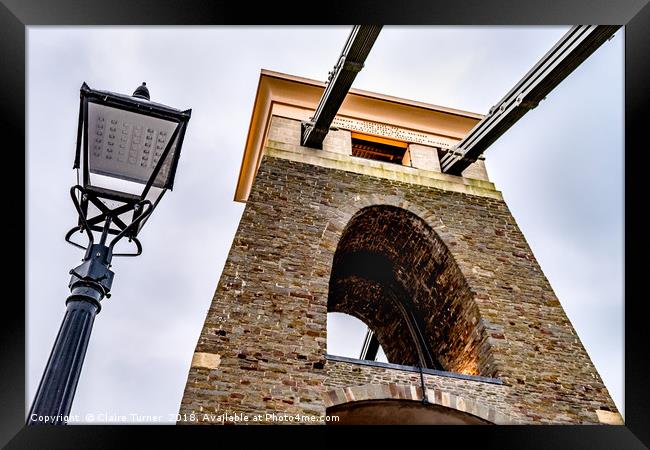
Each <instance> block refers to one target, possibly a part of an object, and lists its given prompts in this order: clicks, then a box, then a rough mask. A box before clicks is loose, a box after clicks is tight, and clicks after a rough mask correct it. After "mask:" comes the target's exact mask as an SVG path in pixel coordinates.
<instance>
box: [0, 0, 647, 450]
mask: <svg viewBox="0 0 650 450" xmlns="http://www.w3.org/2000/svg"><path fill="white" fill-rule="evenodd" d="M647 3H648V0H624V1H623V0H620V1H616V2H614V1H612V2H602V1H593V0H575V1H573V2H571V3H568V2H562V1H556V0H551V1H544V2H540V1H535V0H520V1H516V2H514V1H506V0H492V1H481V0H466V1H462V2H459V1H457V2H450V1H447V2H434V1H424V0H416V1H410V2H408V3H406V4H404V3H403V2H390V1H384V2H377V1H372V2H370V1H357V2H331V3H325V4H323V3H318V4H313V5H310V4H309V3H305V2H301V3H298V2H292V3H284V4H280V3H278V2H268V3H262V4H260V5H257V6H255V7H252V6H251V4H249V3H248V2H216V1H215V2H210V1H205V0H183V1H180V0H158V1H156V2H151V1H144V0H137V1H136V0H117V1H112V2H110V3H108V4H107V3H106V2H99V1H97V0H86V1H83V2H81V1H75V0H59V1H51V0H2V2H1V4H0V48H1V52H0V57H1V59H0V61H1V63H0V79H1V80H2V88H0V89H1V92H2V100H1V101H0V115H1V117H0V126H1V128H2V130H3V133H2V136H3V137H4V138H5V139H6V138H9V142H6V143H5V145H6V148H5V149H4V150H5V151H4V155H5V157H7V158H9V161H5V164H6V167H7V168H8V169H7V170H6V171H7V172H12V170H10V168H13V167H14V165H15V166H16V167H23V168H25V158H24V156H25V155H24V154H23V153H21V152H20V151H19V150H18V149H20V148H23V149H24V148H25V136H26V134H25V87H26V82H25V80H26V64H25V62H26V54H25V52H26V27H27V26H31V25H221V24H236V23H241V24H268V23H271V22H275V23H276V24H278V25H284V24H290V23H300V24H351V23H385V24H421V25H461V24H462V25H567V24H618V25H624V26H625V300H626V301H625V411H626V414H625V419H626V425H625V426H502V427H436V428H435V434H433V433H432V430H431V428H427V427H408V428H407V427H382V428H376V429H374V430H372V431H369V430H368V428H362V429H350V428H348V427H335V429H334V428H329V427H298V428H299V429H295V428H292V429H291V432H290V433H288V432H287V431H288V430H287V429H286V428H285V427H283V426H277V427H245V428H241V427H175V426H163V427H160V426H159V427H153V426H128V427H119V426H106V425H97V426H74V427H73V426H70V427H45V426H40V427H29V428H27V427H25V426H24V422H25V405H26V403H27V402H26V398H25V343H26V342H25V307H24V303H23V301H21V299H24V298H25V291H24V289H25V283H24V280H25V276H26V273H25V267H26V266H25V264H26V263H27V261H26V259H25V258H26V256H25V246H24V245H23V246H20V244H19V242H20V240H19V239H17V238H16V237H17V236H22V237H23V243H24V240H25V238H26V221H27V220H37V218H27V217H26V216H25V211H26V209H25V208H26V207H25V203H26V201H27V199H26V197H23V207H22V209H21V206H20V202H19V201H15V202H13V203H12V204H11V206H12V208H13V209H12V212H11V215H10V220H5V221H3V222H4V225H5V227H6V230H5V232H4V233H5V234H4V236H5V238H6V237H11V238H12V239H9V241H12V242H13V243H14V245H15V246H16V248H15V249H11V250H8V249H5V255H6V256H5V257H6V258H8V257H10V258H11V260H10V261H9V260H8V259H6V260H5V263H8V262H9V264H6V265H5V267H8V269H5V270H8V273H6V276H5V277H4V280H5V295H4V296H3V297H4V298H3V300H4V302H3V307H4V308H5V309H7V308H8V309H9V311H5V312H4V314H3V316H2V317H3V324H2V327H1V328H0V329H1V330H2V345H3V351H2V352H1V358H2V364H1V365H0V367H2V373H1V376H0V399H1V401H0V404H1V405H2V407H1V408H0V417H1V419H0V443H2V444H3V445H4V444H5V443H7V442H8V444H7V448H114V447H116V446H118V445H119V446H124V443H128V446H129V447H133V446H136V445H146V447H147V448H150V447H151V446H152V445H154V443H155V442H160V443H167V442H171V441H170V439H172V438H173V437H180V438H181V439H182V440H183V447H190V446H193V445H198V442H199V441H200V440H203V439H209V440H210V442H211V443H212V444H211V445H215V446H222V447H225V446H228V444H226V443H227V442H231V439H238V440H239V441H234V442H239V443H238V444H230V445H237V446H240V447H243V448H248V447H250V446H251V445H252V444H250V443H251V440H252V439H260V440H262V443H263V444H264V445H265V446H282V447H291V446H297V447H301V448H305V447H306V448H310V447H315V448H321V447H331V446H336V445H340V443H341V442H343V441H341V439H344V438H343V437H342V436H340V434H341V433H346V434H349V433H350V431H352V434H354V435H356V437H357V438H362V439H364V441H365V445H378V444H382V443H384V442H386V441H385V439H386V437H387V436H386V435H387V434H390V435H392V437H395V438H398V439H401V440H402V442H404V443H406V444H407V445H408V444H410V445H419V444H418V440H419V439H424V442H430V443H433V442H436V443H439V444H442V443H443V442H445V441H447V442H450V444H446V445H453V446H455V447H461V448H462V447H466V446H471V447H478V446H480V447H481V448H527V449H538V448H540V449H541V448H589V449H601V448H602V449H615V448H621V449H623V448H625V449H634V448H646V447H645V446H649V445H650V427H648V426H647V424H648V423H650V413H649V411H650V408H649V406H650V389H648V387H647V380H648V378H649V375H648V374H649V369H650V367H649V365H650V350H649V348H648V347H649V346H648V343H647V338H646V337H645V333H643V331H644V329H645V326H646V324H645V322H646V316H645V314H644V307H645V295H644V287H645V286H644V279H645V277H646V276H647V275H646V271H647V268H648V263H647V260H646V258H647V252H646V248H647V245H646V244H645V240H644V237H645V233H644V231H645V229H646V228H647V227H646V226H645V223H644V221H643V218H642V217H641V213H642V211H643V209H644V208H643V206H644V205H645V204H646V202H647V200H646V194H647V190H648V189H647V187H646V185H645V183H644V180H645V171H646V167H648V154H649V153H650V152H648V151H647V144H646V143H645V142H644V138H645V134H646V133H644V131H645V127H647V125H646V124H645V123H644V122H645V121H647V118H648V117H650V111H649V108H648V103H649V98H650V94H649V92H650V58H649V57H648V55H649V53H650V52H649V50H650V5H648V4H647ZM595 95H597V93H595ZM13 172H14V173H16V174H18V175H17V179H15V180H8V179H7V177H5V178H4V180H5V184H6V186H7V187H6V189H7V192H8V189H12V190H14V189H16V186H20V184H21V183H22V185H23V186H24V185H25V180H24V178H22V179H21V175H22V176H23V177H24V176H25V175H24V173H25V172H24V170H23V171H22V173H21V171H20V170H19V169H18V170H13ZM5 241H7V239H5ZM21 255H22V257H21ZM9 281H12V283H9ZM21 281H22V283H21ZM6 287H9V288H10V289H11V292H8V290H7V289H6ZM57 319H58V318H57ZM414 434H417V435H418V436H417V437H416V436H413V435H414ZM271 435H272V437H271ZM337 442H338V443H337ZM644 444H645V446H644Z"/></svg>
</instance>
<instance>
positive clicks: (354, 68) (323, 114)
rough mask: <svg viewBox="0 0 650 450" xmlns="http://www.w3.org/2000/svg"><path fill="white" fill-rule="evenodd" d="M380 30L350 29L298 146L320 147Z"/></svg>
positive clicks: (370, 27) (377, 28)
mask: <svg viewBox="0 0 650 450" xmlns="http://www.w3.org/2000/svg"><path fill="white" fill-rule="evenodd" d="M381 28H382V26H381V25H355V26H354V28H353V29H352V32H351V33H350V35H349V36H348V39H347V41H346V42H345V45H344V46H343V51H342V52H341V55H340V56H339V59H338V60H337V63H336V65H335V66H334V70H333V71H332V72H330V76H329V78H328V80H327V85H326V86H325V91H324V92H323V96H322V97H321V99H320V101H319V102H318V106H316V111H315V113H314V116H313V117H312V120H311V121H310V122H309V123H303V124H302V136H301V145H303V146H306V147H312V148H319V149H320V148H323V140H324V139H325V136H327V133H328V132H329V129H330V125H331V124H332V121H333V120H334V117H335V116H336V113H337V112H338V110H339V108H341V105H342V104H343V100H345V96H346V95H347V94H348V91H349V90H350V87H351V86H352V83H353V82H354V79H355V78H356V76H357V73H359V72H360V71H361V69H362V68H363V64H364V62H365V61H366V58H367V57H368V54H369V53H370V50H371V49H372V46H373V45H374V43H375V40H376V39H377V36H379V32H380V31H381Z"/></svg>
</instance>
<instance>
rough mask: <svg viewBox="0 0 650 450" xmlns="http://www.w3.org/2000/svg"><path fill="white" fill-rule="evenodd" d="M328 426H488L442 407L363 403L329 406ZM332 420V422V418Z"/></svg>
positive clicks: (407, 402)
mask: <svg viewBox="0 0 650 450" xmlns="http://www.w3.org/2000/svg"><path fill="white" fill-rule="evenodd" d="M326 414H327V416H329V418H330V420H328V421H327V422H326V423H327V424H328V425H491V424H492V423H491V422H488V421H487V420H485V419H482V418H480V417H477V416H474V415H472V414H469V413H466V412H463V411H459V410H457V409H452V408H447V407H445V406H442V405H434V404H423V403H422V402H417V401H413V400H397V399H381V400H364V401H358V402H349V403H343V404H340V405H335V406H330V407H329V408H327V410H326ZM334 416H335V417H336V420H334V419H333V417H334Z"/></svg>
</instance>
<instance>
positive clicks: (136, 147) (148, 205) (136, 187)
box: [27, 83, 191, 425]
mask: <svg viewBox="0 0 650 450" xmlns="http://www.w3.org/2000/svg"><path fill="white" fill-rule="evenodd" d="M190 114H191V110H187V111H180V110H178V109H175V108H170V107H168V106H165V105H161V104H158V103H154V102H151V101H150V100H149V90H148V89H147V87H146V85H145V83H142V86H139V87H138V88H137V89H136V90H135V92H134V93H133V95H132V96H127V95H121V94H115V93H112V92H106V91H97V90H93V89H91V88H90V87H88V85H87V84H86V83H84V84H83V85H82V86H81V101H80V106H79V125H78V128H77V150H76V156H75V162H74V168H75V169H77V182H78V183H81V185H79V184H77V185H76V186H73V187H72V189H71V190H70V195H71V197H72V201H73V203H74V205H75V208H76V210H77V213H78V214H79V220H78V224H77V226H76V227H74V228H72V229H71V230H70V231H68V233H67V234H66V236H65V240H66V241H67V242H69V243H70V244H72V245H74V246H76V247H79V248H81V249H83V250H85V256H84V258H83V260H82V261H83V262H82V264H81V265H80V266H78V267H75V268H74V269H72V270H71V271H70V274H71V275H72V278H71V279H70V285H69V287H70V291H71V295H70V296H69V297H68V299H67V300H66V313H65V316H64V318H63V323H62V324H61V328H60V329H59V333H58V335H57V337H56V341H55V343H54V347H53V348H52V352H51V354H50V357H49V359H48V361H47V366H46V367H45V371H44V372H43V377H42V378H41V382H40V384H39V386H38V391H37V392H36V397H35V398H34V402H33V403H32V407H31V410H30V412H29V416H28V419H27V423H28V424H29V425H31V424H38V423H45V421H46V419H45V418H47V423H53V424H59V425H62V424H65V423H66V422H67V417H68V415H69V413H70V409H71V408H72V400H73V399H74V394H75V391H76V388H77V383H78V381H79V375H80V373H81V367H82V364H83V360H84V356H85V354H86V349H87V347H88V341H89V339H90V332H91V330H92V326H93V322H94V320H95V316H96V315H97V314H98V313H99V311H100V309H101V304H100V302H101V300H102V299H103V298H104V297H110V290H111V284H112V282H113V272H112V271H111V270H110V267H111V260H112V258H113V257H114V256H137V255H139V254H140V253H142V245H141V244H140V241H139V240H138V238H137V235H138V233H139V232H140V230H141V229H142V226H143V225H144V223H145V222H146V221H147V219H148V218H149V216H150V215H151V213H152V212H153V210H154V208H155V207H156V206H157V205H158V202H159V201H160V199H161V198H162V196H163V194H164V193H165V191H166V190H167V189H169V190H171V189H172V187H173V183H174V175H175V173H176V167H177V164H178V159H179V156H180V151H181V146H182V144H183V137H184V135H185V130H186V128H187V123H188V121H189V119H190ZM75 232H79V233H85V234H86V235H87V237H88V243H87V245H86V246H85V247H84V246H82V245H80V244H78V243H76V242H74V241H73V240H72V239H71V238H72V235H73V234H75ZM93 232H96V233H98V234H99V242H98V243H95V238H94V235H93ZM109 236H112V238H111V239H110V242H108V238H109ZM123 238H126V239H127V240H128V241H129V242H132V243H133V244H134V245H135V250H134V251H132V252H129V253H114V252H113V249H114V247H115V245H116V244H117V243H118V242H119V241H120V240H121V239H123Z"/></svg>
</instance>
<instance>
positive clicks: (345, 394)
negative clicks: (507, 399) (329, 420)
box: [324, 383, 517, 425]
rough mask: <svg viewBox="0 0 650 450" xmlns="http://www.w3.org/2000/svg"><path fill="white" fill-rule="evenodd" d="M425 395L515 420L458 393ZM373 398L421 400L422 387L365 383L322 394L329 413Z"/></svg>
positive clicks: (503, 421) (494, 418)
mask: <svg viewBox="0 0 650 450" xmlns="http://www.w3.org/2000/svg"><path fill="white" fill-rule="evenodd" d="M427 398H428V403H429V404H430V405H437V406H440V407H444V408H449V409H451V410H454V411H458V412H461V413H466V414H470V415H472V416H475V417H478V418H479V419H482V420H484V421H486V422H489V423H492V424H496V425H512V424H516V423H517V422H516V421H514V420H512V419H511V417H510V416H509V415H507V414H505V413H504V412H502V411H500V410H498V409H497V408H496V407H494V406H492V405H488V404H486V403H484V402H482V401H480V400H478V399H476V398H473V397H468V396H460V395H456V394H454V393H453V392H449V391H445V390H441V389H427ZM376 400H402V401H413V402H421V401H422V389H421V388H420V387H416V386H411V385H401V384H396V383H386V384H381V385H377V384H366V385H363V386H352V387H345V388H336V389H331V390H329V391H327V392H326V393H325V395H324V402H325V407H326V408H327V411H328V413H329V412H331V411H332V410H334V409H335V408H334V407H337V406H341V405H347V404H350V405H352V404H354V403H356V402H365V401H376Z"/></svg>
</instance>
